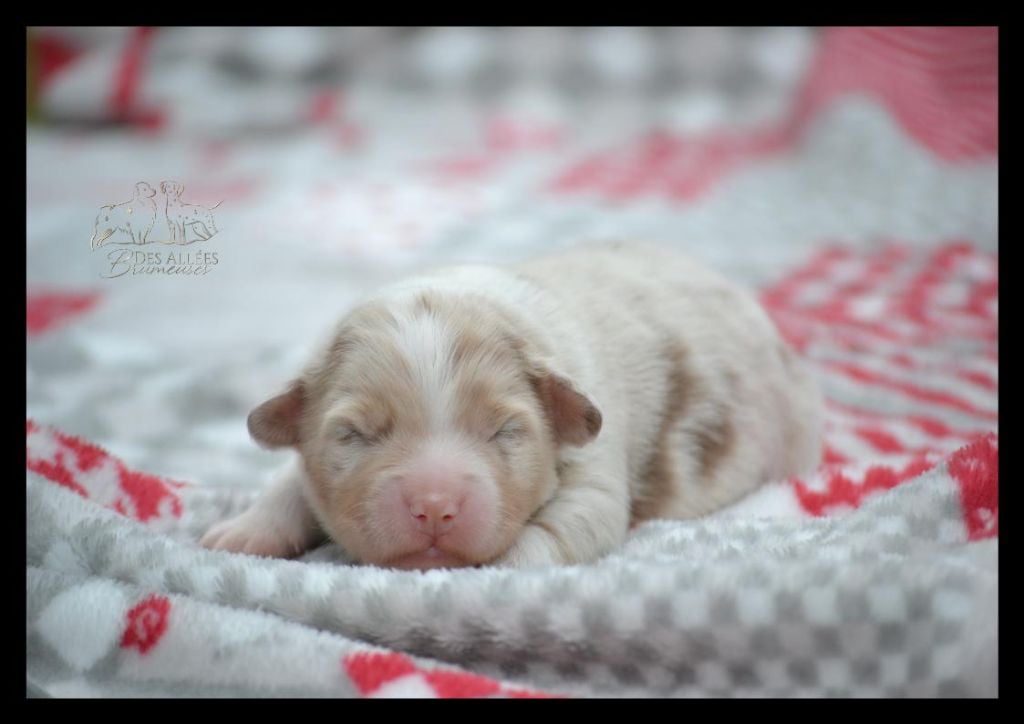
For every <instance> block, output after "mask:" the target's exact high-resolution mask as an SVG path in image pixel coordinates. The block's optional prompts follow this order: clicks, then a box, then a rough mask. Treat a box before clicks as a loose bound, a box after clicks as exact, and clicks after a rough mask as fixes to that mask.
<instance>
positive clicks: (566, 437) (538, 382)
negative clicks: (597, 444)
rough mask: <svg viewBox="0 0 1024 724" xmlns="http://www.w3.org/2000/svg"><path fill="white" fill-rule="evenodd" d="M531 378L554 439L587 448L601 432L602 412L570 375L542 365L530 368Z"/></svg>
mask: <svg viewBox="0 0 1024 724" xmlns="http://www.w3.org/2000/svg"><path fill="white" fill-rule="evenodd" d="M530 372H531V379H532V381H533V385H534V389H536V390H537V396H538V397H539V398H540V401H541V404H543V405H544V410H545V411H546V412H547V415H548V419H549V420H550V421H551V428H552V430H554V432H555V439H556V440H557V441H558V442H560V443H566V444H569V445H577V446H579V445H586V444H587V443H588V442H590V441H591V440H593V439H594V438H595V437H597V434H598V433H599V432H601V411H600V410H599V409H597V405H595V404H594V402H593V401H592V400H591V399H590V398H589V397H587V396H586V395H585V394H583V392H581V391H580V390H579V388H577V386H576V384H575V383H574V382H573V381H572V379H571V378H569V377H568V376H567V375H564V374H561V373H559V372H557V371H555V369H554V368H553V367H551V366H550V365H548V364H545V363H543V362H537V361H535V362H533V363H532V364H531V365H530Z"/></svg>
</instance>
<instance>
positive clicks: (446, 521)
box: [406, 492, 459, 536]
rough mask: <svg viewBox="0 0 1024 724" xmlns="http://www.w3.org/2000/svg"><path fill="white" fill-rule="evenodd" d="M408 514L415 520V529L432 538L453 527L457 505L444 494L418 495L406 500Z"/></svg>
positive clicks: (450, 497)
mask: <svg viewBox="0 0 1024 724" xmlns="http://www.w3.org/2000/svg"><path fill="white" fill-rule="evenodd" d="M406 505H408V506H409V513H410V515H412V517H413V518H415V519H416V527H417V528H418V529H419V530H421V531H422V532H424V533H429V534H431V535H434V536H439V535H444V534H445V533H447V532H448V531H450V530H451V529H452V528H453V527H454V525H455V519H456V517H457V516H458V514H459V504H458V502H457V501H456V500H455V499H454V498H453V497H452V496H451V495H448V494H445V493H439V492H431V493H420V494H418V495H413V496H410V497H409V498H407V499H406Z"/></svg>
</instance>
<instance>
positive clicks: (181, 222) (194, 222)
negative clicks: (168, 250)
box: [89, 181, 221, 250]
mask: <svg viewBox="0 0 1024 724" xmlns="http://www.w3.org/2000/svg"><path fill="white" fill-rule="evenodd" d="M184 191H185V185H184V184H182V183H179V182H177V181H161V182H160V192H161V193H162V194H163V199H162V203H157V200H156V191H155V190H154V189H153V187H152V186H150V185H149V184H148V183H146V182H145V181H140V182H139V183H137V184H135V194H134V195H133V196H132V198H130V199H129V200H128V201H124V202H122V203H120V204H107V205H106V206H103V207H101V208H100V211H99V213H98V214H96V222H95V224H94V225H93V231H92V238H90V239H89V248H90V249H93V250H95V249H98V248H99V247H101V246H103V245H104V244H108V243H109V244H119V245H128V244H133V245H136V246H138V245H144V244H175V245H179V246H182V245H186V244H194V243H195V242H197V241H207V240H208V239H210V238H211V237H212V236H213V235H214V234H216V233H217V225H216V223H215V222H214V220H213V210H214V209H216V208H217V207H218V206H220V204H221V202H217V203H216V204H214V205H213V206H209V207H207V206H201V205H200V204H190V203H186V202H185V201H183V200H182V198H181V196H182V193H183V192H184ZM158 217H160V218H161V220H163V222H164V228H166V229H167V235H168V238H167V239H159V238H156V239H154V238H151V237H152V236H154V235H155V234H154V232H153V229H154V227H155V228H160V225H158V223H157V221H158Z"/></svg>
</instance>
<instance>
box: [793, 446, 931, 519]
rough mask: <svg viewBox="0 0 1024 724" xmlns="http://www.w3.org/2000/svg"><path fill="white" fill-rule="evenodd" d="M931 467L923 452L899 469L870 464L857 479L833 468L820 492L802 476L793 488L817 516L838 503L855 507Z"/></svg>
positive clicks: (800, 500)
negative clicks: (865, 499)
mask: <svg viewBox="0 0 1024 724" xmlns="http://www.w3.org/2000/svg"><path fill="white" fill-rule="evenodd" d="M932 467H933V466H932V464H931V463H929V462H928V461H927V459H926V458H925V457H924V456H919V457H917V458H915V459H914V460H912V461H910V462H909V463H908V464H907V465H905V466H904V467H903V468H901V469H900V470H893V469H892V468H889V467H885V466H882V465H876V466H873V467H871V468H869V469H868V470H867V471H866V472H865V473H864V475H863V477H862V478H861V479H860V480H859V481H858V480H854V479H853V478H851V477H849V476H848V475H846V474H844V473H843V472H841V471H834V472H832V473H829V474H828V476H827V477H826V489H825V490H824V491H820V492H819V491H816V490H811V489H810V488H808V487H807V486H806V485H805V484H804V483H803V481H801V480H795V481H794V483H793V490H794V492H795V493H796V497H797V501H799V503H800V505H801V507H803V509H804V510H806V511H807V512H808V513H810V514H811V515H817V516H820V515H826V514H827V513H828V512H829V511H830V510H831V509H833V508H837V507H841V506H849V507H852V508H856V507H858V506H860V504H861V502H862V501H863V500H864V498H865V497H867V496H868V495H870V494H871V493H873V492H875V491H880V490H889V489H891V488H894V487H896V486H897V485H899V484H900V483H902V482H904V481H906V480H909V479H911V478H914V477H916V476H918V475H920V474H921V473H923V472H925V471H927V470H930V469H931V468H932Z"/></svg>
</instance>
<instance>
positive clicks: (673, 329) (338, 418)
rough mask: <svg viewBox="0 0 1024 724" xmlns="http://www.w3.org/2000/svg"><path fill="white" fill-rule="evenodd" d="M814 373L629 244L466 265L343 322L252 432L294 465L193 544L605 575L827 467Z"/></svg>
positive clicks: (704, 279) (670, 258)
mask: <svg viewBox="0 0 1024 724" xmlns="http://www.w3.org/2000/svg"><path fill="white" fill-rule="evenodd" d="M821 414H822V413H821V398H820V393H819V391H818V389H817V386H816V385H815V382H814V380H813V378H812V377H811V376H810V375H809V374H808V372H807V371H806V370H805V369H804V368H803V366H802V365H801V363H800V361H799V360H798V359H797V358H796V357H795V355H794V354H793V353H792V352H791V351H790V349H789V348H788V347H787V346H786V345H785V343H784V342H783V341H782V339H781V338H780V337H779V334H778V333H777V331H776V330H775V328H774V326H773V325H772V323H771V321H770V320H769V318H768V316H767V315H766V314H765V313H764V311H763V310H762V309H761V308H760V307H759V306H758V304H757V302H756V301H755V300H754V299H753V298H752V297H751V296H750V295H749V294H747V293H745V292H743V291H741V290H740V289H738V288H737V287H735V286H733V285H732V284H730V283H729V282H728V281H726V280H725V279H724V278H722V277H721V276H719V275H718V274H716V273H714V272H712V271H710V270H708V269H705V268H703V267H701V266H700V265H698V264H697V263H695V262H694V261H692V260H689V259H687V258H686V257H683V256H679V255H677V254H675V253H669V252H668V251H665V250H662V249H660V248H657V247H650V246H639V245H626V244H618V245H611V246H597V247H589V248H585V249H577V250H573V251H569V252H565V253H561V254H557V255H554V256H549V257H545V258H541V259H537V260H535V261H531V262H528V263H524V264H520V265H518V266H515V267H511V268H497V267H489V266H460V267H453V268H450V269H443V270H439V271H436V272H434V273H429V274H426V275H423V276H419V277H415V278H413V279H410V280H408V281H405V282H400V283H398V284H395V285H392V286H390V287H387V288H385V289H384V290H382V291H381V292H380V293H379V294H377V295H376V296H374V297H372V298H371V299H369V300H368V301H366V302H365V303H364V304H362V305H360V306H358V307H357V308H355V309H354V310H352V311H351V312H349V313H348V314H347V315H346V316H345V317H344V318H343V319H342V320H341V321H340V323H339V324H338V326H337V328H336V329H335V331H334V333H333V335H332V336H331V338H330V340H329V342H328V344H327V345H326V346H325V348H324V349H322V351H320V352H319V353H318V354H317V355H316V356H315V358H314V359H313V360H312V362H311V363H310V364H309V365H308V366H307V367H306V368H305V370H303V371H302V373H301V374H300V375H299V376H298V378H297V379H295V380H294V381H293V382H292V383H291V384H290V386H289V387H288V389H287V391H285V392H284V393H282V394H280V395H278V396H277V397H274V398H273V399H271V400H269V401H267V402H265V403H263V404H262V405H260V406H259V407H257V408H256V409H255V410H253V412H252V413H251V414H250V416H249V430H250V432H251V434H252V436H253V438H255V439H256V441H257V442H259V443H261V444H263V445H265V446H269V447H292V448H294V449H295V450H296V451H297V452H298V456H297V458H296V461H295V463H294V464H293V465H292V466H290V467H289V468H288V469H286V470H285V471H283V472H282V473H281V474H280V475H279V476H278V477H277V478H276V479H275V480H274V481H273V482H272V484H271V485H270V486H269V488H268V489H267V490H266V491H265V492H264V493H263V494H262V496H261V497H260V498H259V499H257V501H256V502H255V504H254V505H253V507H252V508H251V509H249V510H247V511H246V512H244V513H242V514H241V515H240V516H238V517H237V518H234V519H232V520H228V521H225V522H222V523H220V524H218V525H216V526H214V527H213V528H212V529H211V530H210V531H209V532H208V533H207V534H206V535H205V536H204V537H203V539H202V541H201V543H202V544H203V545H204V546H206V547H208V548H214V549H224V550H231V551H242V552H246V553H254V554H260V555H269V556H291V555H295V554H297V553H300V552H302V551H303V550H305V549H307V548H308V547H310V546H312V545H314V544H315V543H316V542H318V541H319V540H320V539H321V538H322V536H323V533H326V534H328V535H329V536H330V537H331V538H333V539H334V540H335V541H336V542H337V543H339V544H340V545H341V546H342V547H343V548H344V549H345V550H346V551H348V552H349V553H350V554H352V555H353V556H355V557H356V558H357V559H359V560H360V561H363V562H366V563H371V564H376V565H379V566H387V567H396V568H432V567H439V566H445V567H456V566H474V565H480V564H496V565H509V566H533V565H545V564H571V563H586V562H590V561H594V560H596V559H597V558H599V557H601V556H603V555H605V554H606V553H608V552H610V551H612V550H614V549H615V548H616V547H617V546H619V545H621V544H622V543H623V542H624V540H625V538H626V535H627V533H628V531H629V529H630V527H631V526H634V525H636V524H638V523H640V522H642V521H644V520H648V519H651V518H692V517H695V516H700V515H704V514H706V513H710V512H711V511H714V510H717V509H719V508H722V507H723V506H726V505H728V504H730V503H732V502H733V501H735V500H737V499H738V498H740V497H741V496H743V495H745V494H747V493H749V492H750V491H751V490H753V489H754V488H755V487H756V486H757V485H758V484H760V483H762V482H764V481H767V480H774V479H780V478H784V477H787V476H790V475H793V474H796V473H800V472H803V471H805V470H806V469H808V468H810V467H812V466H813V465H815V464H816V463H817V462H818V460H819V457H820V440H819V435H820V433H819V429H820V426H821Z"/></svg>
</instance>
